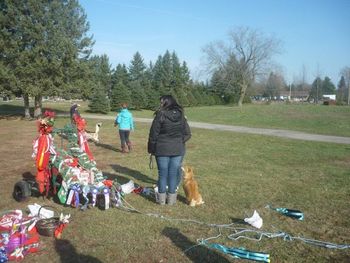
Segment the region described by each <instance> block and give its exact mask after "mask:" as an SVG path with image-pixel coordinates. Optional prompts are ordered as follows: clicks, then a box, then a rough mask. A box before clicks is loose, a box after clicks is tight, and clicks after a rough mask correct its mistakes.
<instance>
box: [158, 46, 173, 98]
mask: <svg viewBox="0 0 350 263" xmlns="http://www.w3.org/2000/svg"><path fill="white" fill-rule="evenodd" d="M172 72H173V67H172V62H171V56H170V52H169V51H168V50H167V51H166V52H165V54H164V56H163V57H162V63H161V76H160V77H161V82H162V86H163V90H160V94H162V95H164V94H171V93H172V90H171V89H172V87H173V85H172V80H173V78H172Z"/></svg>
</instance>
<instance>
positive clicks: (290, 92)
mask: <svg viewBox="0 0 350 263" xmlns="http://www.w3.org/2000/svg"><path fill="white" fill-rule="evenodd" d="M289 100H290V101H291V100H292V84H290V83H289Z"/></svg>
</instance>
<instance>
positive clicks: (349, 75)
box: [340, 67, 350, 105]
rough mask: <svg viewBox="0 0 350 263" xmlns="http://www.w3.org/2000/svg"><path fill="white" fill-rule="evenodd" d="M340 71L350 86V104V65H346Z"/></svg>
mask: <svg viewBox="0 0 350 263" xmlns="http://www.w3.org/2000/svg"><path fill="white" fill-rule="evenodd" d="M340 73H341V75H342V76H344V78H345V83H346V86H347V88H348V105H350V67H344V68H343V69H342V70H341V72H340Z"/></svg>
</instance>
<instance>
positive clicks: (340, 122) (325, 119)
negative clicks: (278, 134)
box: [0, 101, 350, 136]
mask: <svg viewBox="0 0 350 263" xmlns="http://www.w3.org/2000/svg"><path fill="white" fill-rule="evenodd" d="M79 103H80V104H81V109H80V112H82V113H84V112H86V111H87V110H88V104H87V102H79ZM43 106H44V107H46V108H51V109H54V110H56V111H57V112H69V108H70V102H47V101H45V102H44V103H43ZM23 112H24V111H23V102H22V101H15V102H11V103H6V102H1V103H0V113H8V114H10V113H18V114H23ZM185 112H186V116H187V118H188V119H189V121H196V122H208V123H215V124H227V125H237V126H247V127H260V128H274V129H288V130H296V131H303V132H308V133H317V134H326V135H337V136H350V107H347V106H324V105H313V104H278V103H277V104H270V105H268V104H259V105H257V104H247V105H243V108H242V111H241V110H240V108H239V107H235V106H234V107H232V106H211V107H209V106H206V107H191V108H186V109H185ZM133 114H134V116H135V117H143V118H152V114H153V112H152V111H149V110H141V111H133ZM109 115H111V116H115V115H116V113H115V112H110V113H109Z"/></svg>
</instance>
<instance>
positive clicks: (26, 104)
mask: <svg viewBox="0 0 350 263" xmlns="http://www.w3.org/2000/svg"><path fill="white" fill-rule="evenodd" d="M23 102H24V117H25V118H26V119H30V109H29V95H28V94H27V93H25V94H23Z"/></svg>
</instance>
